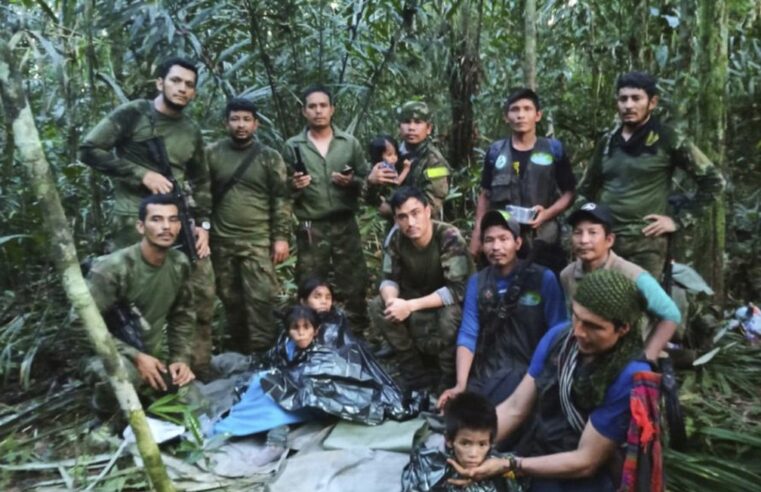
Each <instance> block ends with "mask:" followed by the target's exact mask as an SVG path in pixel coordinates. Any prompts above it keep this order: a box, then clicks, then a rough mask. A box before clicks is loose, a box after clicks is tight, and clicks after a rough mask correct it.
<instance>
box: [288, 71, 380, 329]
mask: <svg viewBox="0 0 761 492" xmlns="http://www.w3.org/2000/svg"><path fill="white" fill-rule="evenodd" d="M302 103H303V109H302V114H303V115H304V118H305V119H306V121H307V127H306V128H305V129H304V130H303V131H302V132H301V133H299V134H297V135H295V136H293V137H291V138H290V139H288V141H287V142H286V144H285V152H284V157H285V160H286V163H287V164H288V168H289V173H290V175H291V183H290V186H291V191H292V197H293V211H294V213H295V215H296V218H297V219H298V221H299V225H298V229H297V231H296V245H297V251H298V257H297V261H296V281H297V283H300V282H302V281H303V280H304V279H305V278H306V277H308V276H310V275H318V276H320V277H322V278H329V275H330V273H331V272H332V273H333V280H334V285H335V287H336V288H335V290H336V298H337V299H338V300H339V301H341V302H343V303H344V307H345V308H346V314H347V317H348V318H349V321H350V323H351V326H352V328H354V329H355V330H356V333H357V334H362V333H363V332H364V331H365V330H366V328H367V302H366V300H365V295H366V291H367V265H366V264H365V258H364V253H363V252H362V240H361V238H360V234H359V227H358V225H357V219H356V213H357V210H358V208H359V198H360V196H361V195H362V193H363V191H364V188H365V178H366V177H367V174H368V165H367V162H366V161H365V159H364V156H363V152H362V147H361V146H360V144H359V142H358V141H357V139H356V138H354V137H353V136H351V135H350V134H348V133H346V132H344V131H341V130H339V129H338V128H337V127H335V126H334V125H333V123H332V119H333V113H334V112H335V106H334V105H333V100H332V95H331V94H330V91H329V90H328V89H327V88H326V87H324V86H321V85H315V86H311V87H308V88H307V89H306V90H305V91H304V94H303V95H302Z"/></svg>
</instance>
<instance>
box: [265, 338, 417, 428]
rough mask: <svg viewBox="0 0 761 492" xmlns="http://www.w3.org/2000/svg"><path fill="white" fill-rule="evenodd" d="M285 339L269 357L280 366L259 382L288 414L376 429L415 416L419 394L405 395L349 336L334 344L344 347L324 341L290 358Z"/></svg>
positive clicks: (365, 350)
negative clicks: (314, 414)
mask: <svg viewBox="0 0 761 492" xmlns="http://www.w3.org/2000/svg"><path fill="white" fill-rule="evenodd" d="M287 340H288V338H287V337H286V336H285V335H283V336H281V338H280V340H279V341H278V345H277V346H276V347H275V350H273V352H272V353H271V358H272V359H274V360H273V361H272V362H273V366H274V367H275V368H276V369H274V370H272V371H271V372H269V373H267V374H265V375H264V376H263V377H262V380H261V386H262V389H263V390H264V391H265V393H267V394H268V395H270V396H271V397H272V398H273V399H274V400H275V401H276V402H277V403H278V404H279V405H280V406H281V407H283V408H285V409H286V410H289V411H296V410H300V409H304V408H311V409H317V410H321V411H323V412H325V413H327V414H329V415H333V416H336V417H339V418H342V419H345V420H350V421H352V422H361V423H364V424H369V425H375V424H379V423H380V422H383V420H385V419H386V418H391V419H394V420H406V419H408V418H411V417H414V416H415V415H417V414H418V413H419V412H420V410H421V406H422V404H423V402H424V401H427V399H425V398H424V397H423V395H421V394H417V393H414V394H412V395H411V396H410V397H407V396H406V395H405V394H403V393H402V391H401V389H400V388H399V386H397V384H396V383H395V382H394V380H393V379H391V377H390V376H389V375H388V374H387V373H386V371H385V370H384V369H383V368H382V367H381V366H380V364H378V362H377V361H376V360H375V358H374V357H373V356H372V354H370V352H369V351H368V350H367V349H366V348H365V347H364V346H363V345H362V344H360V343H359V342H357V341H355V340H354V339H353V337H352V336H351V334H349V333H348V332H344V333H343V334H342V336H339V337H337V338H336V340H338V341H340V342H343V343H342V344H341V345H340V346H328V345H323V344H320V343H316V344H314V345H312V346H311V347H310V348H308V349H306V350H304V351H300V352H299V353H298V354H296V356H295V357H294V358H293V359H292V360H289V358H288V357H287V352H286V350H285V345H286V342H287Z"/></svg>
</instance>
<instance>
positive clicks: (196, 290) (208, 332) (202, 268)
mask: <svg viewBox="0 0 761 492" xmlns="http://www.w3.org/2000/svg"><path fill="white" fill-rule="evenodd" d="M136 222H137V217H136V216H128V215H113V216H112V217H111V230H112V231H113V235H112V239H113V242H114V246H115V247H116V248H117V249H118V248H125V247H127V246H130V245H132V244H135V243H136V242H138V241H140V240H141V237H140V234H139V233H138V232H137V229H136V228H135V224H136ZM189 281H190V285H191V286H192V289H193V302H194V304H195V306H196V336H195V341H194V343H193V356H192V361H191V367H192V369H193V371H194V372H197V373H203V372H206V371H208V369H209V364H210V363H211V351H212V320H213V318H214V299H215V297H216V293H215V288H214V269H213V268H212V265H211V259H210V258H204V259H202V260H199V261H197V262H196V263H195V264H194V265H193V268H192V270H191V272H190V280H189Z"/></svg>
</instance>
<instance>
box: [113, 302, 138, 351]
mask: <svg viewBox="0 0 761 492" xmlns="http://www.w3.org/2000/svg"><path fill="white" fill-rule="evenodd" d="M142 319H143V318H142V316H141V315H140V311H138V309H137V308H136V307H135V305H134V304H124V303H119V304H116V305H114V306H112V307H111V308H110V309H109V310H108V311H106V312H104V313H103V321H105V322H106V326H107V327H108V331H109V332H110V333H111V334H112V335H113V336H115V337H116V338H118V339H119V340H121V341H122V342H124V343H126V344H127V345H131V346H132V347H135V348H136V349H138V350H139V351H140V352H145V343H144V342H143V322H142Z"/></svg>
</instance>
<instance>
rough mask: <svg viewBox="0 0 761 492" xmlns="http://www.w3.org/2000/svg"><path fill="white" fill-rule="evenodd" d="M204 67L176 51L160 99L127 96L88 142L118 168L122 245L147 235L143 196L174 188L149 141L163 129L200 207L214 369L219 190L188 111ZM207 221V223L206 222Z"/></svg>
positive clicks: (200, 301)
mask: <svg viewBox="0 0 761 492" xmlns="http://www.w3.org/2000/svg"><path fill="white" fill-rule="evenodd" d="M196 78H197V70H196V67H195V66H194V65H193V64H192V63H190V62H188V61H187V60H184V59H181V58H171V59H169V60H167V61H166V62H164V64H162V66H161V67H160V68H159V73H158V78H157V80H156V87H157V89H158V91H159V94H158V96H156V98H155V99H153V100H146V99H141V100H137V101H131V102H128V103H125V104H122V105H121V106H119V107H118V108H116V109H115V110H114V111H112V112H111V113H110V114H109V115H108V116H107V117H106V118H104V119H103V120H101V122H100V123H98V125H97V126H96V127H95V128H93V129H92V130H91V131H90V133H88V134H87V136H86V137H85V140H84V142H83V143H82V145H81V146H80V159H81V160H82V162H84V163H85V164H87V165H89V166H91V167H93V168H94V169H96V170H98V171H100V172H102V173H104V174H106V175H108V176H110V177H111V178H112V179H113V182H114V194H115V204H114V214H113V216H112V218H111V230H112V233H113V241H114V245H115V247H116V248H123V247H126V246H128V245H130V244H134V243H135V242H137V241H138V240H139V236H138V235H137V233H136V231H135V222H136V219H137V217H136V215H135V211H136V210H137V208H138V204H139V203H140V200H141V199H142V198H143V197H145V196H147V195H149V194H151V193H168V192H169V191H170V190H171V189H172V184H171V182H170V181H169V180H168V179H167V178H166V177H164V176H163V175H162V174H161V172H160V170H159V167H158V166H159V165H158V163H155V162H154V161H153V159H152V158H151V157H150V154H149V152H148V147H147V145H146V144H145V141H146V140H148V139H150V138H152V137H162V138H163V140H164V144H165V146H166V150H167V156H168V159H169V162H170V164H171V166H172V173H173V175H174V177H175V178H176V179H177V181H178V182H179V183H180V184H181V186H183V188H185V190H186V191H188V192H189V191H190V190H192V195H190V193H188V194H187V195H186V196H188V197H189V198H191V200H190V202H191V203H190V204H191V207H192V208H193V211H194V215H195V224H196V228H195V231H194V233H195V235H196V238H197V239H196V250H197V252H198V256H199V258H200V260H199V261H198V262H196V263H195V264H194V265H193V267H192V273H191V284H192V286H193V290H194V294H195V296H194V297H195V311H196V321H197V330H196V331H197V341H196V348H195V349H194V351H193V352H194V355H193V368H194V369H195V370H196V372H197V373H199V374H204V373H206V371H207V370H208V364H209V361H210V358H211V321H212V316H213V314H214V272H213V270H212V267H211V261H210V259H209V258H208V257H209V245H208V239H209V236H208V231H209V229H210V227H211V225H210V222H209V213H210V209H211V193H210V190H209V173H208V169H207V168H206V164H205V162H204V155H203V142H202V139H201V131H200V129H199V128H198V126H197V125H196V124H195V123H194V122H193V121H191V120H190V118H188V117H187V116H185V115H184V114H183V110H184V109H185V107H186V106H187V104H188V103H189V102H190V101H191V100H192V99H193V97H194V96H195V92H196V88H195V84H196ZM199 226H200V227H199Z"/></svg>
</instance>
